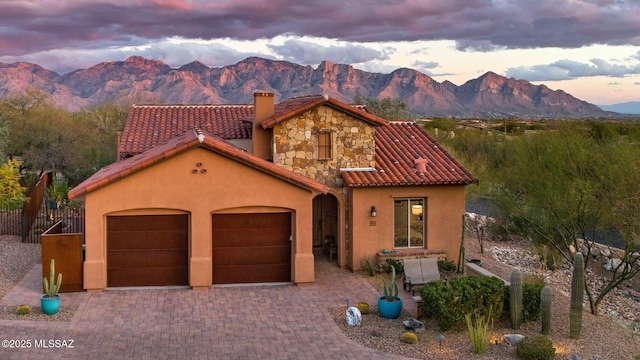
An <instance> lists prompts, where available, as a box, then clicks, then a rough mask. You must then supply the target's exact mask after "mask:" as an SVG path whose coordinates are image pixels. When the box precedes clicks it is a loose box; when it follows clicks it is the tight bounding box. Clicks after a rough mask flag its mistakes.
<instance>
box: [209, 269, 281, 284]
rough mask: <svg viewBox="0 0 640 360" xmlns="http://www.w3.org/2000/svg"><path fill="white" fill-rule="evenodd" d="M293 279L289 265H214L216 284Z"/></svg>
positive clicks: (214, 280) (214, 281)
mask: <svg viewBox="0 0 640 360" xmlns="http://www.w3.org/2000/svg"><path fill="white" fill-rule="evenodd" d="M289 281H291V267H290V266H287V265H243V266H223V267H217V266H214V267H213V283H214V284H248V283H266V282H289Z"/></svg>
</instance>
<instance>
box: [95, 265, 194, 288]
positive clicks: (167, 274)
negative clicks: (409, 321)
mask: <svg viewBox="0 0 640 360" xmlns="http://www.w3.org/2000/svg"><path fill="white" fill-rule="evenodd" d="M182 274H186V272H185V271H184V269H183V268H168V267H165V268H149V269H147V268H138V269H131V268H126V269H111V271H109V273H108V275H107V283H108V284H109V286H110V287H123V286H168V285H187V284H188V282H189V279H188V278H187V277H186V276H184V275H182Z"/></svg>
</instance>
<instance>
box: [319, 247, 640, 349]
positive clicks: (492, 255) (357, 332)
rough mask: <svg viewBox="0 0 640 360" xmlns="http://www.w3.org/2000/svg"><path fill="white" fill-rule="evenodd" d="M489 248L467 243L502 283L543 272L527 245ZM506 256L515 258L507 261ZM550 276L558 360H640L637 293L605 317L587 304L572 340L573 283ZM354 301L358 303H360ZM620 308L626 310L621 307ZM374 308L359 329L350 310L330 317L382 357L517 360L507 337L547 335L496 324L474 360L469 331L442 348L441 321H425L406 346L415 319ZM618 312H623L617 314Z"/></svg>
mask: <svg viewBox="0 0 640 360" xmlns="http://www.w3.org/2000/svg"><path fill="white" fill-rule="evenodd" d="M484 248H485V251H484V253H482V254H481V253H480V250H479V249H480V248H479V245H478V241H477V240H475V239H467V242H466V256H467V259H472V258H475V259H479V260H481V261H482V266H483V267H484V268H486V269H487V270H489V271H491V272H493V273H494V274H496V275H498V276H500V277H502V278H505V279H508V278H509V274H510V272H511V269H512V268H513V266H518V267H519V268H521V270H524V271H523V272H524V273H527V272H535V271H538V270H537V268H539V264H536V263H535V262H533V263H529V264H527V261H530V260H531V258H530V257H529V256H528V255H527V254H528V249H527V248H526V246H525V245H524V244H522V243H518V242H506V243H505V242H492V241H485V243H484ZM490 249H493V251H491V250H490ZM500 249H501V250H500ZM504 249H508V251H507V250H504ZM505 253H510V255H509V256H506V255H505ZM542 275H543V276H544V275H545V274H542ZM546 275H547V276H544V277H545V281H546V282H547V284H549V285H550V286H551V287H552V288H553V289H554V293H555V298H554V302H553V306H552V307H553V308H552V318H553V319H552V323H551V333H550V338H551V340H552V341H553V344H554V347H555V348H556V354H557V356H556V359H572V355H578V356H579V358H580V359H593V360H595V359H634V357H635V356H638V355H640V334H638V332H637V329H634V328H633V327H631V326H629V325H630V324H632V322H630V321H629V320H628V319H627V318H634V317H635V318H636V319H640V315H639V312H640V302H639V301H638V299H637V298H634V297H633V296H628V295H629V294H628V292H629V291H632V290H629V289H627V287H626V286H625V287H624V288H623V290H621V291H619V292H617V293H616V294H614V296H613V297H612V298H611V299H609V300H608V301H607V302H605V303H603V304H602V305H601V309H600V311H601V315H599V316H593V315H591V314H590V313H589V312H588V304H587V303H586V302H585V312H584V314H583V328H582V335H581V337H580V339H570V338H569V297H568V295H567V294H569V292H568V289H569V288H570V284H571V277H570V275H569V276H564V275H563V273H562V270H560V271H559V272H558V274H554V275H550V274H546ZM363 276H365V275H364V274H363ZM382 276H387V275H386V274H379V275H378V276H377V277H375V278H370V281H371V283H372V285H373V286H374V287H376V288H377V289H378V290H381V285H380V284H381V280H380V279H381V277H382ZM399 279H400V278H399ZM400 281H401V280H400ZM401 291H402V290H401ZM352 300H354V301H355V302H357V299H352ZM620 303H622V304H624V305H623V306H621V305H619V304H620ZM370 305H371V314H368V315H363V320H362V323H361V325H360V326H357V327H351V326H348V325H347V324H346V322H345V311H346V307H341V308H331V309H329V311H330V313H331V315H332V316H333V318H334V320H335V321H336V324H337V325H338V326H339V327H340V328H341V329H342V331H343V332H344V334H345V335H346V336H347V337H349V338H350V339H352V340H354V341H355V342H357V343H360V344H362V345H364V346H367V347H370V348H373V349H377V350H380V351H384V352H388V353H392V354H397V355H403V356H406V357H410V358H416V359H517V356H516V354H515V347H513V346H510V345H508V344H507V343H506V342H504V341H503V335H505V334H512V333H517V334H522V335H525V336H529V335H538V334H540V330H541V324H540V321H534V322H527V323H524V324H523V326H521V328H520V329H519V330H512V329H511V328H510V322H509V319H508V317H506V318H504V317H503V318H502V319H501V320H500V321H497V322H496V323H494V324H493V330H492V332H491V345H489V346H488V349H487V351H486V352H485V353H484V354H483V355H474V354H473V352H472V346H471V342H470V340H469V337H468V332H467V331H466V329H465V330H460V331H451V330H450V331H446V332H444V333H442V334H443V335H444V336H445V338H444V340H443V341H442V346H441V345H440V342H439V341H438V340H437V338H436V337H437V335H438V334H440V333H441V332H440V331H439V330H438V329H437V326H436V323H435V321H433V320H431V319H420V320H421V321H423V322H424V323H425V330H423V331H418V332H417V333H416V335H417V337H418V343H417V344H414V345H410V344H405V343H403V342H402V341H401V340H400V338H401V336H402V334H403V333H404V332H405V331H406V330H404V327H403V325H402V321H403V320H406V319H409V318H411V315H410V314H409V313H408V312H406V311H403V312H402V315H401V316H400V318H399V319H397V320H386V319H383V318H382V317H380V316H379V315H378V314H377V306H376V304H370ZM620 307H624V308H625V311H619V309H620ZM405 308H406V305H405ZM612 308H614V309H617V310H611V309H612ZM623 324H625V325H626V326H627V327H625V326H623ZM496 341H497V344H496Z"/></svg>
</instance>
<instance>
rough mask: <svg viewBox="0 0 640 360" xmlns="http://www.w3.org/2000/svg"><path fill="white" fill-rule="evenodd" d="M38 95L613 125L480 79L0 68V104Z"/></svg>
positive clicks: (531, 90) (63, 102)
mask: <svg viewBox="0 0 640 360" xmlns="http://www.w3.org/2000/svg"><path fill="white" fill-rule="evenodd" d="M30 88H31V89H38V90H41V91H43V92H45V93H46V94H48V95H49V97H50V99H51V101H53V102H54V103H55V104H57V105H59V106H61V107H63V108H65V109H67V110H70V111H75V110H78V109H81V108H85V107H88V106H91V105H94V104H98V103H101V102H105V101H116V100H118V99H123V98H126V99H129V100H130V101H134V102H136V103H164V104H169V103H176V104H193V103H213V104H227V103H228V104H247V103H252V102H253V92H254V91H255V90H263V91H272V92H274V93H275V95H276V101H280V100H284V99H287V98H290V97H293V96H300V95H309V94H318V93H325V94H327V95H329V96H331V97H334V98H336V99H338V100H340V101H343V102H347V103H350V102H353V99H354V97H355V96H356V94H360V95H361V96H363V97H365V98H375V99H383V98H399V99H402V100H404V101H405V102H406V103H407V105H408V108H409V110H410V111H412V112H414V113H416V114H419V115H421V116H427V117H460V118H472V117H479V118H594V117H614V116H616V113H612V112H607V111H604V110H602V109H601V108H599V107H597V106H596V105H593V104H590V103H588V102H586V101H582V100H580V99H577V98H575V97H573V96H571V95H570V94H567V93H566V92H564V91H562V90H551V89H549V88H548V87H547V86H545V85H534V84H531V83H530V82H528V81H525V80H517V79H514V78H505V77H503V76H500V75H497V74H495V73H493V72H487V73H485V74H484V75H482V76H480V77H478V78H477V79H472V80H469V81H467V82H466V83H464V84H462V85H460V86H458V85H455V84H453V83H452V82H450V81H444V82H437V81H435V80H433V79H432V78H431V77H429V76H427V75H425V74H423V73H421V72H419V71H416V70H411V69H406V68H401V69H398V70H395V71H393V72H392V73H390V74H380V73H372V72H366V71H362V70H358V69H355V68H354V67H353V66H351V65H345V64H334V63H332V62H329V61H323V62H322V63H320V65H319V66H318V67H317V68H315V69H314V68H313V67H311V66H303V65H298V64H294V63H290V62H285V61H274V60H268V59H263V58H257V57H251V58H247V59H245V60H242V61H240V62H238V63H236V64H233V65H228V66H224V67H209V66H206V65H205V64H203V63H201V62H198V61H195V62H192V63H189V64H186V65H183V66H181V67H179V68H172V67H170V66H169V65H167V64H165V63H163V62H161V61H158V60H150V59H145V58H142V57H138V56H133V57H130V58H128V59H126V60H124V61H113V62H104V63H99V64H97V65H94V66H92V67H89V68H87V69H81V70H76V71H73V72H70V73H68V74H63V75H60V74H58V73H56V72H53V71H50V70H47V69H45V68H43V67H42V66H39V65H37V64H32V63H24V62H19V63H13V64H5V63H0V98H1V97H6V96H9V95H10V94H16V93H18V94H19V93H21V92H24V90H25V89H30Z"/></svg>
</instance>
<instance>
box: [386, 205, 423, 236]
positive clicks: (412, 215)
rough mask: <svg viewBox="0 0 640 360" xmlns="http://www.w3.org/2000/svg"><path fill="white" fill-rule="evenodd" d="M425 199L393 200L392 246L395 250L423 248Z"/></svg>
mask: <svg viewBox="0 0 640 360" xmlns="http://www.w3.org/2000/svg"><path fill="white" fill-rule="evenodd" d="M424 204H425V199H423V198H408V199H395V200H394V206H393V219H394V220H393V227H394V228H393V230H394V235H393V236H394V239H393V246H394V247H395V248H413V247H424V234H425V223H424V219H425V216H424V215H425V214H424V210H425V208H424Z"/></svg>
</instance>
